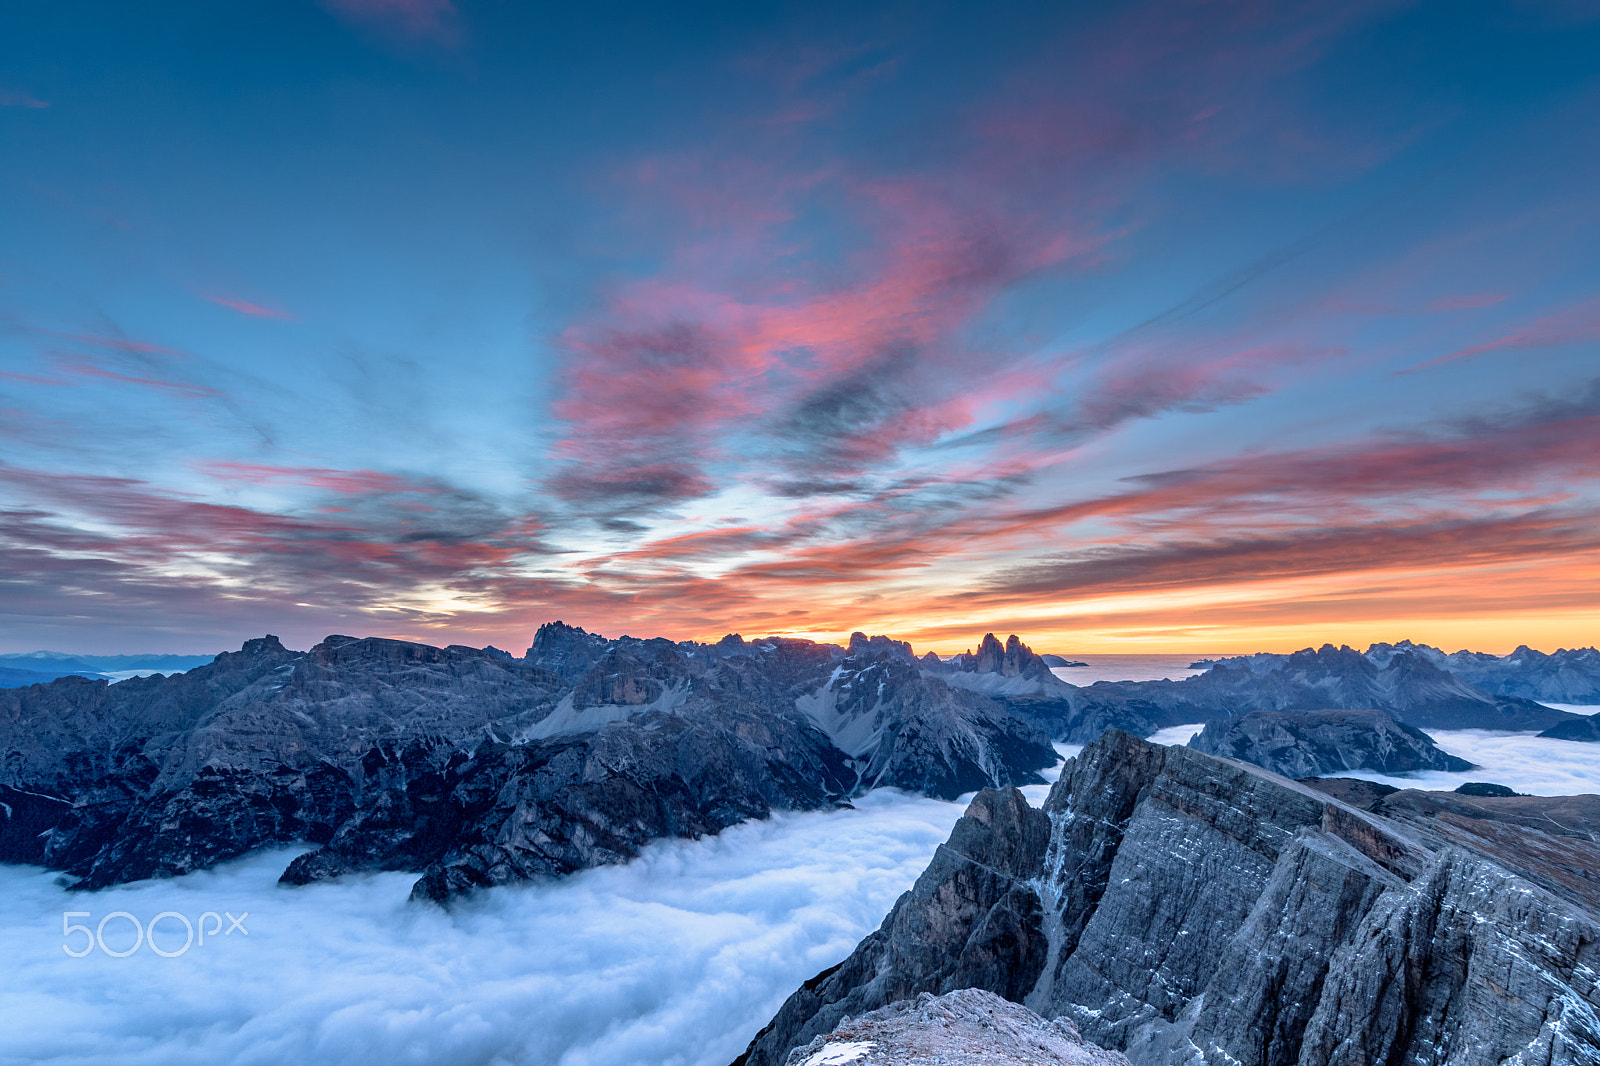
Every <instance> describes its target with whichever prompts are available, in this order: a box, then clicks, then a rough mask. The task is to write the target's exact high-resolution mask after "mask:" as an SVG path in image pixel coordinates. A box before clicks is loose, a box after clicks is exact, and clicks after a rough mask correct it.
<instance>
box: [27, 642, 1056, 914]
mask: <svg viewBox="0 0 1600 1066" xmlns="http://www.w3.org/2000/svg"><path fill="white" fill-rule="evenodd" d="M856 645H857V647H856V653H855V654H854V655H852V654H850V653H849V652H848V651H847V650H846V649H844V648H840V647H837V646H833V645H823V644H815V643H813V642H811V641H803V640H786V639H773V638H769V639H762V640H756V641H745V640H744V639H743V638H741V637H737V636H730V637H729V638H724V639H723V640H722V641H719V642H717V643H716V644H713V645H706V644H694V643H688V642H685V643H675V642H672V641H667V640H641V639H635V638H628V637H623V638H617V639H613V640H607V639H606V638H603V637H599V636H596V635H594V634H590V633H586V632H584V631H583V630H581V629H577V628H575V627H572V626H566V625H563V624H561V623H552V624H550V625H547V626H544V627H542V628H541V629H540V631H539V633H538V634H537V635H536V637H535V639H534V641H533V647H532V648H531V649H530V656H529V657H528V658H526V659H514V658H512V657H511V656H508V655H507V654H505V653H504V652H500V651H498V650H495V649H474V648H466V647H460V646H451V647H447V648H434V647H430V646H427V645H423V644H415V643H410V642H407V641H398V640H383V639H374V638H367V639H357V638H355V637H348V636H332V637H329V638H327V639H326V640H324V641H323V642H322V643H320V644H318V645H317V646H316V647H314V648H312V649H311V650H310V651H308V652H298V651H291V650H289V649H286V648H284V647H283V645H282V644H281V643H280V642H279V641H278V640H277V639H276V638H274V637H265V638H261V639H259V640H254V641H250V642H248V643H247V644H246V645H245V647H244V648H243V649H242V650H241V651H239V652H233V653H228V654H225V655H221V656H218V657H217V658H216V660H215V661H214V662H212V663H211V664H209V665H207V666H203V667H199V668H196V669H194V670H191V671H189V672H188V673H186V674H183V675H178V676H173V677H167V678H160V677H152V678H140V679H133V680H130V681H125V682H122V683H120V684H116V685H107V684H106V683H105V682H103V681H88V680H84V679H81V678H75V677H73V678H65V679H62V680H58V681H55V682H53V683H50V684H47V685H37V686H33V687H31V688H25V689H17V690H10V691H4V692H0V788H3V789H5V790H7V791H4V792H0V803H3V804H4V806H0V816H3V817H0V856H9V857H12V858H13V859H14V860H15V861H33V862H41V863H43V864H44V865H46V866H49V867H52V868H55V869H60V870H64V871H66V872H67V873H69V874H71V875H72V876H74V877H75V878H76V879H77V881H76V885H77V887H80V888H99V887H103V886H105V885H110V884H115V883H119V882H123V881H129V880H137V879H140V878H146V877H154V876H172V875H177V874H183V873H187V872H189V871H192V870H196V869H201V868H203V867H206V866H209V865H211V864H213V863H216V862H220V861H223V860H226V859H230V858H234V857H236V856H239V855H242V854H245V853H246V852H249V851H251V850H252V849H255V848H259V847H262V846H264V845H269V844H286V843H295V842H310V843H312V844H314V845H318V848H317V850H315V851H312V852H310V853H308V854H306V855H303V856H301V857H300V858H298V859H296V860H295V862H294V863H293V864H292V865H291V866H290V868H289V869H288V870H286V871H285V873H284V880H285V881H288V882H291V883H305V882H308V881H313V880H317V879H320V878H326V877H333V876H338V875H339V874H343V873H347V872H352V871H360V870H410V871H415V872H417V873H420V874H424V877H423V879H422V881H421V882H419V887H418V895H419V896H422V897H425V898H429V899H439V898H445V897H448V896H450V895H453V894H455V893H458V892H461V891H465V890H468V889H472V888H477V887H484V886H491V885H496V884H501V883H504V882H507V881H512V880H522V879H528V878H539V877H549V876H559V875H562V874H566V873H569V872H571V871H573V870H577V869H583V868H585V867H589V866H595V865H601V864H606V863H615V862H624V861H626V860H627V859H629V858H631V857H632V856H634V855H636V854H637V853H638V849H639V848H640V847H641V846H643V844H645V843H646V842H648V841H650V840H652V839H655V838H657V837H661V836H679V837H691V838H693V837H698V836H701V835H704V834H707V833H715V832H718V831H720V830H721V829H722V828H724V827H726V826H729V825H732V824H735V823H737V822H740V821H743V820H745V819H748V818H764V817H767V816H768V815H769V814H770V813H771V812H772V811H774V810H815V809H821V808H827V807H831V806H837V805H840V804H843V803H846V802H847V801H848V799H849V797H851V796H853V795H856V794H858V793H860V792H861V791H864V790H866V789H870V788H876V787H880V786H894V787H899V788H905V789H909V790H914V791H918V792H922V793H924V794H928V795H935V796H940V797H943V798H952V799H953V798H955V797H956V796H958V795H961V794H962V793H964V792H971V791H973V790H975V789H978V788H981V787H984V786H988V785H996V784H1008V783H1018V784H1022V783H1029V782H1037V781H1040V780H1042V778H1040V777H1039V776H1038V772H1037V771H1038V770H1040V769H1042V768H1044V767H1047V766H1050V765H1053V764H1054V763H1055V762H1056V761H1057V757H1056V754H1055V751H1054V749H1053V748H1052V747H1051V745H1050V742H1049V738H1048V737H1046V736H1045V735H1044V734H1043V733H1042V732H1040V730H1039V729H1038V728H1037V727H1036V726H1035V725H1033V724H1032V723H1030V722H1028V721H1026V720H1023V719H1020V718H1018V717H1016V716H1014V715H1012V714H1010V713H1009V712H1007V711H1006V710H1005V709H1004V708H1003V707H1001V706H999V705H997V704H995V703H993V702H992V701H990V700H987V699H985V698H984V697H982V696H980V695H977V694H974V693H970V692H962V691H957V690H952V689H951V688H950V687H949V686H948V685H946V684H944V682H942V681H940V680H937V679H934V678H926V677H923V676H922V675H921V673H920V671H919V670H918V668H917V667H916V666H915V665H913V663H912V661H911V657H910V652H909V648H907V647H905V646H903V645H901V644H899V642H892V641H887V640H886V639H885V638H872V639H870V640H869V639H867V638H862V639H861V640H860V641H857V642H856ZM824 705H825V707H824ZM819 708H820V709H823V710H825V711H826V713H825V714H819V713H818V712H819ZM13 793H14V794H15V795H13Z"/></svg>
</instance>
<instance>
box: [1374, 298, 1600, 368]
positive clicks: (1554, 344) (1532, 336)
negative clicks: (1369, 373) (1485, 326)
mask: <svg viewBox="0 0 1600 1066" xmlns="http://www.w3.org/2000/svg"><path fill="white" fill-rule="evenodd" d="M1595 341H1600V296H1595V297H1591V298H1590V299H1587V300H1584V301H1583V302H1582V303H1578V304H1575V305H1573V306H1572V307H1568V308H1565V309H1564V310H1561V311H1558V312H1556V313H1555V314H1553V315H1546V316H1544V317H1543V318H1540V319H1537V320H1535V321H1533V322H1530V323H1528V324H1527V325H1525V326H1521V327H1519V328H1517V329H1513V330H1511V331H1510V332H1508V333H1503V334H1501V335H1500V336H1499V337H1496V338H1495V339H1494V340H1492V341H1486V342H1485V343H1483V344H1475V345H1473V346H1472V347H1470V348H1463V349H1461V350H1460V351H1457V352H1451V353H1450V354H1449V355H1442V356H1440V357H1439V358H1437V359H1430V360H1428V361H1427V362H1426V363H1418V364H1417V365H1416V366H1413V367H1409V368H1407V369H1405V370H1401V371H1399V373H1402V374H1410V373H1415V372H1416V371H1418V370H1427V369H1428V368H1430V367H1435V366H1439V365H1441V364H1443V363H1450V362H1454V361H1455V360H1457V359H1466V358H1468V357H1469V356H1474V355H1483V354H1486V353H1488V352H1504V351H1526V350H1529V349H1534V348H1562V347H1566V346H1567V345H1569V344H1584V343H1592V342H1595Z"/></svg>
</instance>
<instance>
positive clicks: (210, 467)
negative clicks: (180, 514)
mask: <svg viewBox="0 0 1600 1066" xmlns="http://www.w3.org/2000/svg"><path fill="white" fill-rule="evenodd" d="M197 468H198V469H199V470H200V471H201V472H203V473H205V474H208V475H210V476H211V477H214V478H217V479H219V480H222V481H249V482H253V483H257V484H287V485H300V486H303V487H305V488H315V489H329V490H331V491H334V492H345V493H350V494H352V495H365V494H369V493H379V492H438V491H439V489H438V488H437V487H434V486H424V485H419V484H417V483H415V482H412V481H408V480H406V479H405V478H402V477H397V476H395V475H393V474H383V473H379V472H378V471H376V470H328V469H324V468H321V467H306V466H269V465H265V464H260V463H237V462H228V461H221V460H219V461H216V462H208V463H199V464H197Z"/></svg>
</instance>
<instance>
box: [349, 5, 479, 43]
mask: <svg viewBox="0 0 1600 1066" xmlns="http://www.w3.org/2000/svg"><path fill="white" fill-rule="evenodd" d="M322 3H323V6H324V7H326V8H327V9H328V10H330V11H332V12H333V13H334V14H335V15H338V16H339V17H340V18H342V19H344V20H345V21H346V22H349V23H352V24H354V25H356V26H359V27H361V28H363V29H368V30H373V31H375V32H378V33H380V34H383V35H385V36H388V37H392V38H396V39H400V40H405V41H425V42H428V43H430V44H437V45H444V46H447V47H455V46H457V45H459V44H460V43H461V29H460V17H459V12H458V11H457V10H456V6H455V4H454V3H452V2H451V0H322Z"/></svg>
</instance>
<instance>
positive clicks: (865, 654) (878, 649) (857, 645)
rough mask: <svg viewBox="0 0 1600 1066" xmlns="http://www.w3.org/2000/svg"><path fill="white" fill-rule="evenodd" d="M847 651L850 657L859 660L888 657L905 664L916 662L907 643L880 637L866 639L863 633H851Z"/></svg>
mask: <svg viewBox="0 0 1600 1066" xmlns="http://www.w3.org/2000/svg"><path fill="white" fill-rule="evenodd" d="M848 651H849V654H850V655H851V656H853V657H855V658H861V659H866V658H875V657H879V656H888V657H889V658H893V659H902V660H904V661H906V662H913V661H915V660H916V656H915V655H914V654H913V653H912V651H911V644H910V643H909V642H907V641H904V640H895V639H893V638H892V637H885V636H881V635H880V636H876V637H868V636H867V635H866V634H865V633H851V634H850V646H849V649H848Z"/></svg>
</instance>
